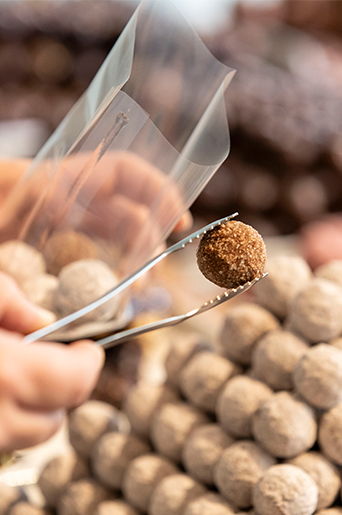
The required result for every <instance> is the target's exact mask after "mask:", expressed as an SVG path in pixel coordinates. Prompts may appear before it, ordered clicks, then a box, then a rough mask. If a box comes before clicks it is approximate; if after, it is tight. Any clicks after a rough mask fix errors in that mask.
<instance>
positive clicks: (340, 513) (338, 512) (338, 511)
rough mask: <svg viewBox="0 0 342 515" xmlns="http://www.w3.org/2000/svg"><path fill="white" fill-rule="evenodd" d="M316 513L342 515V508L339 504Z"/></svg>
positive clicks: (318, 514) (317, 514)
mask: <svg viewBox="0 0 342 515" xmlns="http://www.w3.org/2000/svg"><path fill="white" fill-rule="evenodd" d="M315 513H316V515H342V508H338V507H337V506H336V507H335V506H334V507H333V508H327V509H326V510H319V511H316V512H315Z"/></svg>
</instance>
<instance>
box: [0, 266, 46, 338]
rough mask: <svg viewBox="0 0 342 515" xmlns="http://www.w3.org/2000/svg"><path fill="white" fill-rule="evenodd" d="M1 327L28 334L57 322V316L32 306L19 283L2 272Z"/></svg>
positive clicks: (0, 287)
mask: <svg viewBox="0 0 342 515" xmlns="http://www.w3.org/2000/svg"><path fill="white" fill-rule="evenodd" d="M0 291H1V296H0V327H2V328H4V329H8V330H11V331H18V332H20V333H22V334H27V333H30V332H32V331H36V330H37V329H40V328H41V327H44V326H46V325H48V324H50V323H52V322H54V321H55V320H56V316H55V315H54V314H53V313H51V311H47V310H45V309H43V308H41V307H39V306H36V305H35V304H32V303H31V302H30V301H29V300H28V299H27V298H26V297H25V295H24V294H23V293H22V291H21V290H20V289H19V287H18V286H17V283H16V282H15V281H14V280H13V279H12V278H11V277H9V276H7V275H6V274H3V273H2V272H0Z"/></svg>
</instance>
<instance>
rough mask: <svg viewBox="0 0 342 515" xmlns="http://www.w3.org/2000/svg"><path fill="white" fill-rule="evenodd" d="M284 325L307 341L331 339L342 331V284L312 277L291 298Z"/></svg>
mask: <svg viewBox="0 0 342 515" xmlns="http://www.w3.org/2000/svg"><path fill="white" fill-rule="evenodd" d="M287 323H288V328H289V330H292V331H293V332H295V333H297V334H299V336H301V337H303V338H304V339H305V340H307V341H309V342H311V343H320V342H326V341H329V340H333V339H334V338H337V337H338V336H340V335H341V332H342V287H341V286H339V285H338V284H335V283H333V282H331V281H328V280H327V279H321V278H314V279H312V280H311V281H310V282H309V283H308V284H307V286H306V287H305V288H303V289H302V290H301V291H300V292H299V293H298V295H297V296H296V297H295V299H294V300H293V302H292V305H291V307H290V310H289V315H288V320H287Z"/></svg>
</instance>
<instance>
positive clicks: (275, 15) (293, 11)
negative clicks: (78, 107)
mask: <svg viewBox="0 0 342 515" xmlns="http://www.w3.org/2000/svg"><path fill="white" fill-rule="evenodd" d="M174 2H175V3H176V5H178V7H179V9H180V10H181V11H182V12H183V14H184V15H185V17H186V18H187V19H188V20H189V21H190V23H192V25H193V26H194V28H195V29H196V30H197V32H198V33H199V35H200V36H201V37H202V39H203V40H204V42H205V43H206V45H207V46H208V47H209V49H210V50H211V52H212V53H213V54H214V55H215V56H216V57H217V58H218V59H219V60H220V61H222V62H224V63H226V64H228V65H229V66H232V67H233V68H236V69H237V73H236V75H235V77H234V79H233V81H232V84H231V85H230V86H229V88H228V91H227V113H228V119H229V124H230V132H231V140H232V143H231V152H230V156H229V157H228V159H227V161H226V162H225V163H224V164H223V166H222V167H221V168H220V170H219V171H218V172H217V173H216V175H215V176H214V178H213V179H212V180H211V181H210V183H209V184H208V186H207V187H206V188H205V190H204V191H203V193H202V194H201V195H200V197H199V198H198V200H197V201H196V202H195V204H194V205H193V208H192V211H193V214H194V215H195V217H197V216H198V217H201V219H202V218H204V219H206V220H212V219H215V218H218V217H221V216H225V215H226V214H229V213H232V212H234V211H239V213H240V214H241V218H242V219H243V220H244V221H245V222H246V223H251V224H252V225H254V226H255V227H256V228H257V229H258V230H259V231H260V232H261V233H262V234H263V235H264V236H265V237H268V236H276V235H291V234H296V233H298V231H300V230H301V228H302V227H303V226H304V225H305V224H307V223H309V222H312V221H315V220H318V219H321V218H322V217H323V216H324V215H326V214H327V213H335V212H339V211H341V210H342V195H341V192H342V174H341V172H342V146H341V142H342V135H341V126H342V117H341V111H342V109H341V108H342V98H341V97H342V88H341V82H342V38H341V36H342V3H341V2H340V1H339V0H321V1H320V0H303V1H302V0H296V1H293V0H273V1H272V0H267V1H263V0H254V1H245V0H240V1H239V0H230V1H229V0H210V1H208V0H187V1H186V0H174ZM136 5H137V2H135V1H133V0H132V1H131V0H122V1H117V0H89V1H88V0H78V1H75V0H70V1H60V0H57V1H49V0H44V1H43V0H37V1H34V0H24V1H18V0H11V1H1V2H0V155H2V156H25V157H26V156H33V155H35V153H36V152H37V151H38V150H39V148H40V147H41V146H42V144H43V143H44V142H45V140H46V139H47V138H48V137H49V135H50V134H51V133H52V132H53V130H54V129H55V128H56V127H57V125H58V124H59V123H60V121H61V120H62V119H63V117H64V116H65V114H66V113H67V112H68V110H69V109H70V108H71V106H72V105H73V104H74V103H75V101H76V100H77V99H78V98H79V97H80V95H81V94H82V93H83V91H84V90H85V89H86V88H87V86H88V84H89V83H90V81H91V80H92V78H93V77H94V75H95V74H96V71H97V70H98V68H99V67H100V65H101V63H102V62H103V60H104V59H105V57H106V55H107V54H108V52H109V50H110V49H111V47H112V46H113V44H114V43H115V41H116V39H117V37H118V36H119V34H120V32H121V31H122V29H123V27H124V26H125V24H126V23H127V21H128V19H129V17H130V16H131V14H132V12H133V10H134V9H135V7H136Z"/></svg>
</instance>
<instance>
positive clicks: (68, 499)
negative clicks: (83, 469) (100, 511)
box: [57, 479, 112, 515]
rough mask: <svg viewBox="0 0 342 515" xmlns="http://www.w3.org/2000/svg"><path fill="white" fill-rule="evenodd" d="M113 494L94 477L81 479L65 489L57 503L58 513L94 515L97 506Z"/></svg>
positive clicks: (65, 514)
mask: <svg viewBox="0 0 342 515" xmlns="http://www.w3.org/2000/svg"><path fill="white" fill-rule="evenodd" d="M111 496H112V494H111V493H110V492H109V491H108V490H106V489H105V488H104V487H103V486H101V485H99V484H98V483H97V482H96V481H94V480H93V479H80V480H79V481H75V482H74V483H69V485H68V486H67V487H66V489H65V490H64V492H63V494H62V496H61V497H60V499H59V502H58V505H57V513H58V515H92V514H93V513H94V511H95V508H96V506H97V505H98V504H99V503H100V502H102V501H105V500H106V499H110V498H111Z"/></svg>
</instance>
